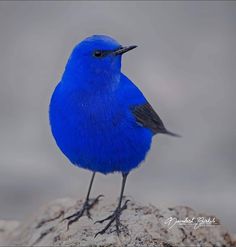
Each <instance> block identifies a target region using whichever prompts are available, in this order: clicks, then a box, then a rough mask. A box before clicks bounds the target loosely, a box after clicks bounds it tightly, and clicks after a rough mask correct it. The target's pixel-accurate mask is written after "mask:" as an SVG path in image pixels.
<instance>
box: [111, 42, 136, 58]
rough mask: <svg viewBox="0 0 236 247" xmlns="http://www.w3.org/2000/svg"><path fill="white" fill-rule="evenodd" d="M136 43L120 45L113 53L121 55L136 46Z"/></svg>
mask: <svg viewBox="0 0 236 247" xmlns="http://www.w3.org/2000/svg"><path fill="white" fill-rule="evenodd" d="M136 47H137V45H131V46H125V47H120V48H118V49H117V50H115V51H113V52H112V53H113V55H115V56H117V55H122V54H124V53H126V52H127V51H131V50H133V49H134V48H136Z"/></svg>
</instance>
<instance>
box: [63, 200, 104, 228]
mask: <svg viewBox="0 0 236 247" xmlns="http://www.w3.org/2000/svg"><path fill="white" fill-rule="evenodd" d="M101 197H103V195H99V196H97V197H96V198H95V199H89V200H86V201H85V202H84V205H83V207H82V208H81V209H80V210H79V211H78V212H76V213H74V214H72V215H70V216H68V217H66V218H64V219H63V221H64V220H69V221H68V223H67V230H68V229H69V226H70V225H71V224H73V223H74V222H76V221H77V220H79V218H81V217H82V216H83V215H84V213H86V215H87V216H88V218H89V219H92V217H91V214H90V209H92V208H93V207H94V206H95V205H96V204H97V203H98V202H99V199H100V198H101Z"/></svg>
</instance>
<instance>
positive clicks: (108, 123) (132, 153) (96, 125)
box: [49, 75, 152, 174]
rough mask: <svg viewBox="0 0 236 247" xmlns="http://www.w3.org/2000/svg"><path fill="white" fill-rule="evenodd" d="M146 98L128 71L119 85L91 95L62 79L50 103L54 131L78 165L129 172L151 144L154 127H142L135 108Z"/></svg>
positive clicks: (93, 169) (98, 169) (65, 152)
mask: <svg viewBox="0 0 236 247" xmlns="http://www.w3.org/2000/svg"><path fill="white" fill-rule="evenodd" d="M144 102H145V98H144V97H143V95H142V94H141V92H140V91H139V90H138V89H137V88H136V87H135V86H134V85H133V84H132V83H131V82H129V80H128V79H127V78H126V77H125V76H123V75H122V77H121V82H120V84H119V87H118V88H117V89H116V90H113V91H111V92H109V93H108V92H100V93H99V92H96V93H94V92H93V93H91V94H89V95H88V94H87V95H84V94H83V93H81V91H80V90H79V89H76V88H72V87H70V85H68V84H66V83H63V81H62V82H60V83H59V84H58V86H57V87H56V89H55V91H54V93H53V96H52V99H51V103H50V112H49V113H50V124H51V128H52V133H53V135H54V138H55V140H56V142H57V145H58V146H59V148H60V149H61V150H62V152H63V153H64V154H65V155H66V156H67V157H68V158H69V159H70V161H71V162H72V163H73V164H75V165H77V166H79V167H83V168H85V169H89V170H92V171H98V172H101V173H104V174H106V173H109V172H115V171H119V172H129V171H130V170H131V169H133V168H135V167H137V166H138V165H139V163H140V162H141V161H143V160H144V158H145V156H146V153H147V151H148V150H149V148H150V144H151V139H152V133H151V131H150V130H149V129H147V128H143V127H142V126H139V125H138V124H137V123H136V121H135V118H134V116H133V115H132V111H131V107H132V106H133V105H137V104H141V103H144Z"/></svg>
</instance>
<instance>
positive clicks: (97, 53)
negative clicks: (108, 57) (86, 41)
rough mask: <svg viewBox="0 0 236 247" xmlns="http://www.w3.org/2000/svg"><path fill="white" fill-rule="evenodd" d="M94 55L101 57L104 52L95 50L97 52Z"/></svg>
mask: <svg viewBox="0 0 236 247" xmlns="http://www.w3.org/2000/svg"><path fill="white" fill-rule="evenodd" d="M93 55H94V56H95V57H101V56H102V52H101V51H95V52H94V53H93Z"/></svg>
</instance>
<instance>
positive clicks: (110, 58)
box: [65, 35, 137, 80]
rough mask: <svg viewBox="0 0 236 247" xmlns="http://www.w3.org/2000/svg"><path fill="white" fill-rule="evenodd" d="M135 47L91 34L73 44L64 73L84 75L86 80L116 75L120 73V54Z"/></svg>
mask: <svg viewBox="0 0 236 247" xmlns="http://www.w3.org/2000/svg"><path fill="white" fill-rule="evenodd" d="M136 47H137V46H134V45H133V46H121V45H120V44H119V43H118V42H117V41H116V40H114V39H113V38H111V37H109V36H105V35H93V36H91V37H88V38H86V39H84V40H83V41H82V42H80V43H79V44H78V45H76V46H75V48H74V49H73V51H72V54H71V56H70V58H69V60H68V63H67V66H66V70H65V73H67V74H68V73H69V74H71V75H73V76H75V77H76V76H78V77H80V78H81V75H84V76H85V77H86V78H88V80H89V78H90V77H91V78H92V77H93V78H96V77H99V78H104V77H109V76H110V77H111V76H112V77H113V76H116V75H117V74H118V73H120V68H121V57H122V55H123V54H124V53H126V52H127V51H130V50H132V49H134V48H136ZM91 78H90V79H91ZM96 79H98V78H96Z"/></svg>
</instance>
